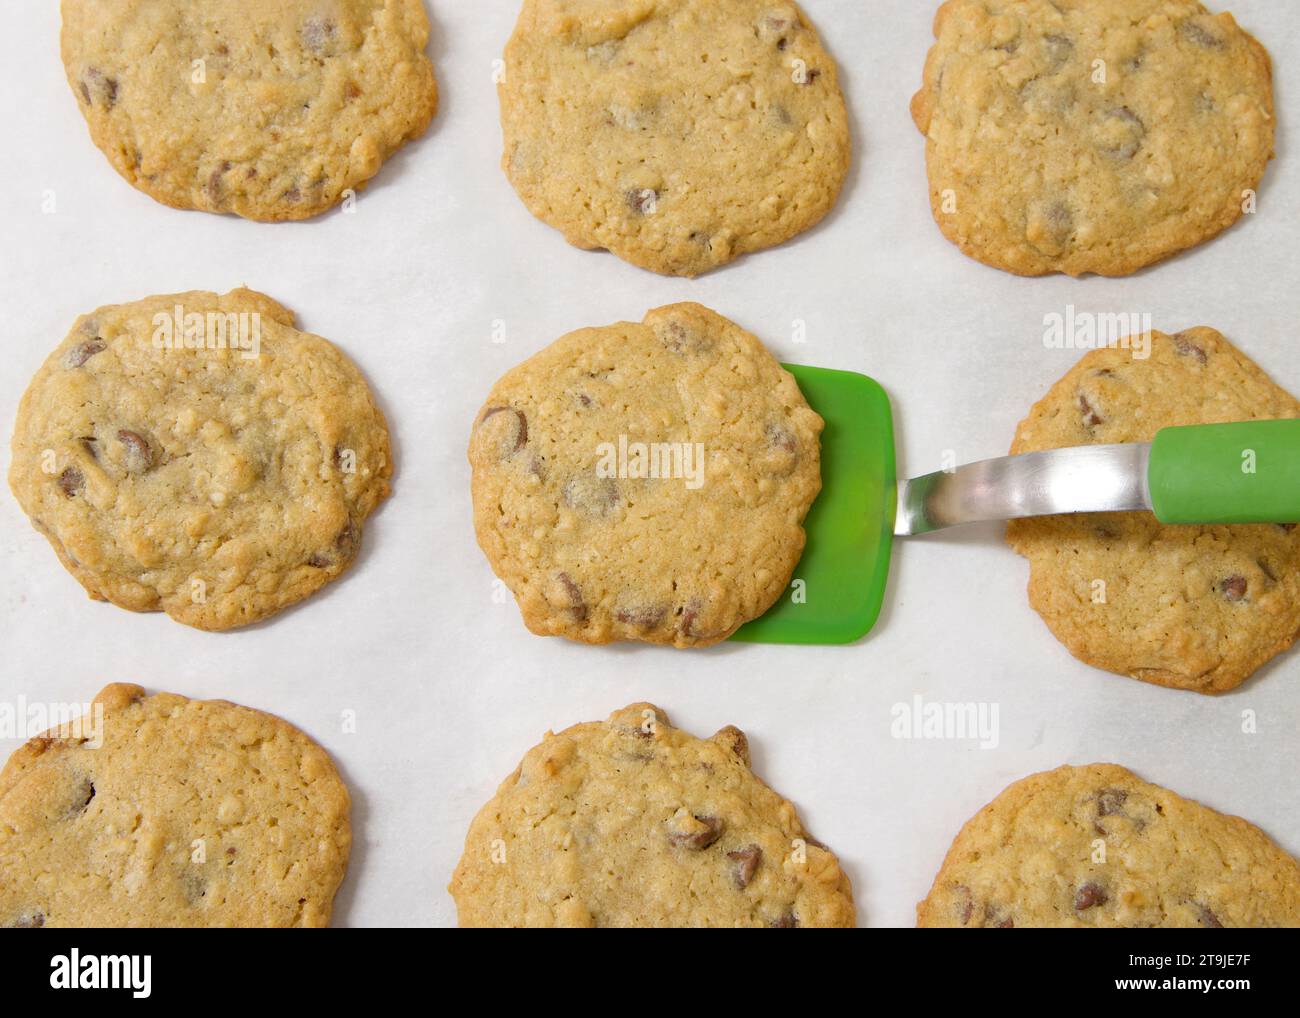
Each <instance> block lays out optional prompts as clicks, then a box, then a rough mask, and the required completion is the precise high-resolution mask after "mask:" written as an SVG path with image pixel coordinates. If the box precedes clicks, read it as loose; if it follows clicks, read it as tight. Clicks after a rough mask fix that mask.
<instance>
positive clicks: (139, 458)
mask: <svg viewBox="0 0 1300 1018" xmlns="http://www.w3.org/2000/svg"><path fill="white" fill-rule="evenodd" d="M117 440H118V441H119V442H121V443H122V448H123V451H124V455H125V462H126V470H127V473H129V474H142V473H144V472H145V471H146V470H148V469H149V468H150V467H151V466H153V450H152V449H150V448H149V443H148V442H147V441H145V439H144V438H142V437H141V436H140V435H139V434H137V433H136V432H134V431H127V430H126V429H125V428H123V429H122V430H120V431H118V433H117Z"/></svg>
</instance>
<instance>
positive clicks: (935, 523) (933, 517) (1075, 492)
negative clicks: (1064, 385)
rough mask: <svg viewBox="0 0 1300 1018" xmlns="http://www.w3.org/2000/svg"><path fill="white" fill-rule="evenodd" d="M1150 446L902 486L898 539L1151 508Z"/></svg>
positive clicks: (1037, 457)
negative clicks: (989, 523)
mask: <svg viewBox="0 0 1300 1018" xmlns="http://www.w3.org/2000/svg"><path fill="white" fill-rule="evenodd" d="M1150 458H1151V446H1150V445H1149V444H1141V445H1138V444H1132V445H1089V446H1081V447H1078V448H1072V449H1052V450H1049V451H1047V452H1031V453H1027V454H1025V455H1024V456H1004V457H1002V458H1001V459H993V460H984V461H983V462H981V463H970V464H967V465H966V466H962V467H957V468H956V469H955V470H952V471H940V472H939V473H936V474H926V475H925V476H924V477H917V478H915V479H913V480H910V481H901V482H899V485H898V514H897V516H896V517H895V521H894V533H895V534H899V535H902V536H907V535H910V534H928V533H930V532H931V531H934V530H942V529H944V528H946V527H958V526H962V525H963V524H966V523H981V522H984V521H987V520H1015V519H1022V518H1024V517H1026V516H1055V515H1058V514H1061V513H1104V512H1123V511H1127V510H1134V509H1150V508H1151V493H1150V491H1149V490H1148V488H1147V464H1148V462H1149V460H1150Z"/></svg>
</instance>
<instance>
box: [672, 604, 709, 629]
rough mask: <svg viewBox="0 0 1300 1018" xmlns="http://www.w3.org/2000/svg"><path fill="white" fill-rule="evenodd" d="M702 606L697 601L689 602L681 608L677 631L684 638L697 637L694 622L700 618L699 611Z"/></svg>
mask: <svg viewBox="0 0 1300 1018" xmlns="http://www.w3.org/2000/svg"><path fill="white" fill-rule="evenodd" d="M702 608H703V605H702V604H701V602H699V601H691V602H690V603H689V604H687V605H686V606H685V607H683V608H682V613H681V619H680V621H679V622H678V623H677V631H678V632H679V633H681V634H682V635H683V636H685V637H693V636H698V635H699V634H698V633H696V632H695V622H696V620H697V619H698V618H699V617H700V611H701V609H702Z"/></svg>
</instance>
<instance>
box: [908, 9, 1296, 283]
mask: <svg viewBox="0 0 1300 1018" xmlns="http://www.w3.org/2000/svg"><path fill="white" fill-rule="evenodd" d="M935 36H936V38H937V42H936V43H935V46H934V48H933V49H932V50H931V51H930V56H929V59H928V60H927V61H926V65H925V83H924V85H923V87H922V88H921V91H920V92H918V93H917V95H916V98H915V99H913V100H912V115H913V117H914V119H915V120H916V124H917V126H918V127H919V128H920V130H921V133H922V134H924V135H925V136H926V162H927V164H928V167H929V179H930V199H931V203H932V205H933V207H934V215H935V219H936V221H937V222H938V224H939V226H940V228H941V229H942V230H943V232H944V235H945V236H947V237H948V239H949V240H951V241H952V242H953V243H954V244H956V245H957V246H958V247H960V248H961V249H962V251H964V252H965V253H966V254H968V255H970V256H971V257H972V258H976V259H978V260H980V261H982V262H984V263H986V264H988V265H993V266H995V267H997V268H1000V269H1006V270H1007V271H1009V272H1015V273H1019V274H1021V275H1028V276H1038V275H1044V274H1046V273H1049V272H1066V273H1069V274H1070V275H1072V276H1079V275H1083V274H1084V273H1089V272H1093V273H1099V274H1102V275H1107V276H1122V275H1127V274H1129V273H1131V272H1135V271H1137V270H1138V269H1140V268H1142V267H1143V266H1145V265H1150V264H1151V263H1153V262H1157V261H1160V260H1161V259H1163V258H1167V257H1169V256H1170V255H1173V254H1176V253H1177V252H1179V251H1182V250H1183V249H1185V248H1188V247H1191V246H1192V245H1194V244H1199V243H1200V242H1202V241H1204V240H1207V239H1209V238H1210V237H1213V236H1215V235H1216V234H1218V233H1219V232H1221V231H1222V230H1224V229H1226V228H1227V227H1229V226H1231V225H1232V224H1233V223H1235V222H1236V221H1237V219H1238V218H1240V217H1241V215H1242V214H1243V212H1244V211H1247V210H1253V208H1254V201H1255V191H1256V189H1257V188H1258V186H1259V182H1260V180H1261V179H1262V178H1263V175H1264V169H1265V167H1266V166H1267V165H1268V161H1269V159H1271V158H1272V156H1273V132H1274V121H1273V88H1272V70H1271V67H1270V63H1269V58H1268V53H1267V52H1266V51H1265V50H1264V48H1263V47H1262V46H1261V45H1260V44H1259V43H1258V42H1256V41H1255V40H1254V39H1253V38H1252V37H1251V36H1249V35H1248V34H1246V33H1245V32H1244V31H1242V30H1241V29H1240V28H1239V27H1238V26H1237V23H1236V22H1235V21H1233V19H1232V16H1231V15H1230V14H1220V15H1211V14H1210V13H1209V12H1207V11H1206V9H1205V8H1204V7H1203V6H1201V4H1199V3H1197V2H1195V0H948V2H947V3H945V4H943V6H942V7H940V8H939V13H938V16H937V17H936V19H935Z"/></svg>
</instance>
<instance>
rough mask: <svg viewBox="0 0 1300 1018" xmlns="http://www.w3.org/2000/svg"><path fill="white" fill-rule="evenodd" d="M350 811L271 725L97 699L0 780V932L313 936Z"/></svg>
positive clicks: (122, 694)
mask: <svg viewBox="0 0 1300 1018" xmlns="http://www.w3.org/2000/svg"><path fill="white" fill-rule="evenodd" d="M348 809H349V800H348V790H347V788H346V787H345V786H344V784H343V782H342V781H341V780H340V779H339V775H338V772H337V771H336V770H335V769H334V764H333V763H332V762H331V761H330V758H329V756H328V755H327V754H326V753H325V751H324V750H323V749H321V748H320V746H318V745H316V743H314V742H312V740H311V739H309V738H308V737H307V736H305V735H304V734H303V733H302V732H300V731H298V729H296V728H294V727H293V726H292V725H289V724H288V723H286V722H284V721H281V720H280V719H279V718H277V717H273V716H271V715H270V714H263V713H262V712H261V711H256V710H251V709H249V708H248V707H239V706H236V705H235V704H232V703H226V702H224V701H220V700H209V701H198V700H187V699H185V698H184V697H183V696H176V695H174V694H171V693H159V694H156V695H154V696H145V691H144V690H143V689H141V688H140V687H139V686H132V685H124V684H115V685H111V686H108V687H106V688H105V689H104V690H103V692H101V693H100V694H99V696H98V697H96V698H95V702H94V705H93V706H92V709H91V711H90V713H89V714H88V715H87V716H86V719H85V722H84V723H80V724H79V723H75V722H74V723H72V724H68V725H64V726H62V727H61V728H59V729H55V730H51V731H49V732H46V733H45V734H44V735H41V736H38V737H37V738H34V739H32V740H31V741H30V742H28V743H27V744H26V745H25V746H23V747H21V748H20V749H18V750H17V751H16V752H15V753H14V754H13V756H11V757H10V758H9V762H8V763H7V764H5V767H4V770H3V771H0V872H3V873H4V879H3V880H0V927H4V926H9V927H14V926H18V927H29V928H30V927H39V926H50V927H123V926H152V927H176V926H191V927H193V926H204V927H212V926H240V927H250V926H274V927H285V926H325V925H327V924H328V923H329V919H330V910H331V908H332V907H333V902H334V892H335V891H336V890H337V889H338V886H339V883H340V882H341V881H342V879H343V873H344V871H345V870H346V869H347V864H348V850H349V847H350V845H351V841H352V833H351V828H350V826H349V823H348Z"/></svg>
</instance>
